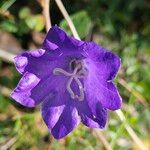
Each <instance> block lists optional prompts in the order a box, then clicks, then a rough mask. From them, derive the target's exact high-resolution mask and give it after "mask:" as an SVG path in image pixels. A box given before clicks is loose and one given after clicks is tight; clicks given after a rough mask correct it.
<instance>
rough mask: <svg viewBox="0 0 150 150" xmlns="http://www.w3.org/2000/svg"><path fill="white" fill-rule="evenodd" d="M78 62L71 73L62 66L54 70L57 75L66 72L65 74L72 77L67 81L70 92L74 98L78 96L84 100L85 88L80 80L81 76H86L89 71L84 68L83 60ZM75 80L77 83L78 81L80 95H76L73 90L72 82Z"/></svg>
mask: <svg viewBox="0 0 150 150" xmlns="http://www.w3.org/2000/svg"><path fill="white" fill-rule="evenodd" d="M77 63H78V64H77V66H76V67H75V68H74V71H73V73H69V72H67V71H65V70H63V69H62V68H55V69H54V70H53V74H55V75H60V74H64V75H65V76H68V77H70V79H69V80H68V82H67V85H66V89H67V91H68V92H69V94H70V96H71V98H72V99H75V98H77V99H78V100H80V101H82V100H84V88H83V85H82V83H81V81H80V80H79V78H84V77H85V75H86V74H87V72H86V70H85V69H84V68H82V64H81V62H79V61H78V62H77ZM73 80H75V81H76V83H77V85H78V87H79V92H80V95H79V96H78V95H76V94H75V93H74V92H73V90H72V89H71V83H72V81H73Z"/></svg>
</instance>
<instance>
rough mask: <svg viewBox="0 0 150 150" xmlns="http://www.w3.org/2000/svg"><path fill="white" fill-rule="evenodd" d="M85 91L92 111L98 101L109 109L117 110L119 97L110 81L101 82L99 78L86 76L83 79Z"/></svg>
mask: <svg viewBox="0 0 150 150" xmlns="http://www.w3.org/2000/svg"><path fill="white" fill-rule="evenodd" d="M85 93H86V97H87V101H88V104H89V106H90V108H91V109H92V110H93V113H95V111H96V108H97V105H99V103H101V104H102V106H103V107H104V108H107V109H110V110H117V109H120V107H121V101H122V100H121V97H120V95H119V93H118V91H117V88H116V86H115V85H114V84H113V83H112V82H106V83H105V84H104V83H101V80H98V78H96V77H94V75H93V78H88V79H87V80H86V81H85Z"/></svg>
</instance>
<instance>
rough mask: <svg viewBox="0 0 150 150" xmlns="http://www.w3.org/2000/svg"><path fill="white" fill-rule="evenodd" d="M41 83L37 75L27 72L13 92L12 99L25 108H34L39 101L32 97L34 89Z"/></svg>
mask: <svg viewBox="0 0 150 150" xmlns="http://www.w3.org/2000/svg"><path fill="white" fill-rule="evenodd" d="M39 82H40V79H39V78H38V77H37V76H36V75H34V74H32V73H29V72H26V73H25V74H24V76H23V77H22V79H21V80H20V82H19V84H18V85H17V87H16V88H15V90H14V91H13V92H12V94H11V97H12V98H13V99H15V100H16V101H17V102H18V103H20V104H22V105H24V106H27V107H34V106H35V105H36V103H37V101H36V100H35V99H32V98H31V97H30V96H31V91H32V89H34V88H35V87H36V86H37V85H38V83H39Z"/></svg>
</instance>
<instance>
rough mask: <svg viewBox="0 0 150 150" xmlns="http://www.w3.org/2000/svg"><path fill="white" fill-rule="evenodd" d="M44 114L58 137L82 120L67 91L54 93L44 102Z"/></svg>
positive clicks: (52, 131) (50, 128)
mask: <svg viewBox="0 0 150 150" xmlns="http://www.w3.org/2000/svg"><path fill="white" fill-rule="evenodd" d="M42 116H43V119H44V121H45V123H46V125H47V126H48V129H49V130H50V132H51V133H52V134H53V136H54V137H55V138H56V139H60V138H63V137H64V136H66V135H67V134H68V133H70V132H71V131H72V130H73V129H74V128H75V127H76V126H77V125H78V124H79V122H80V118H79V116H78V112H77V109H76V108H75V107H74V106H73V105H72V104H71V98H70V96H69V95H68V93H67V92H65V93H64V92H63V93H59V94H58V93H53V94H52V95H49V96H48V97H47V98H46V99H45V100H44V102H43V104H42Z"/></svg>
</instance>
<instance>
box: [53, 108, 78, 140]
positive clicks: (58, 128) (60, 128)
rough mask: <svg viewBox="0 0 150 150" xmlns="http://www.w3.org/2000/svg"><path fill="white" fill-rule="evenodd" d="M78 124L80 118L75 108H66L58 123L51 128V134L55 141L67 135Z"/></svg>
mask: <svg viewBox="0 0 150 150" xmlns="http://www.w3.org/2000/svg"><path fill="white" fill-rule="evenodd" d="M79 123H80V117H79V115H78V111H77V109H76V108H75V107H72V106H66V108H65V109H64V111H63V113H62V114H61V116H60V118H59V120H58V122H57V123H56V125H55V126H54V127H53V128H52V130H51V133H52V134H53V136H54V137H55V138H56V139H60V138H63V137H64V136H66V135H67V134H69V133H70V132H71V131H72V130H73V129H74V128H75V127H76V126H77V125H78V124H79Z"/></svg>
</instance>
